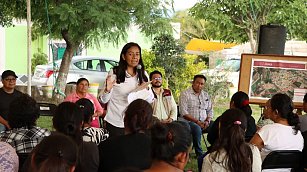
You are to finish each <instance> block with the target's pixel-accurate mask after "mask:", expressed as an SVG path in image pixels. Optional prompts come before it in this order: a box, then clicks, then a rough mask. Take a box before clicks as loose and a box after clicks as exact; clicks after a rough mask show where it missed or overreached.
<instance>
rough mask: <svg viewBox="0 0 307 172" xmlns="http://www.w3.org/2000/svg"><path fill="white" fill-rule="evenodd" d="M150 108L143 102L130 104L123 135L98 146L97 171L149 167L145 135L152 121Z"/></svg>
mask: <svg viewBox="0 0 307 172" xmlns="http://www.w3.org/2000/svg"><path fill="white" fill-rule="evenodd" d="M152 113H153V110H152V107H151V105H150V104H149V103H148V102H147V101H145V100H143V99H136V100H134V101H133V102H131V103H130V104H129V105H128V107H127V110H126V111H125V117H124V126H125V135H121V136H116V137H112V138H110V139H107V140H106V141H103V142H101V143H100V144H99V146H98V147H99V157H100V164H99V171H108V172H113V171H115V170H117V169H120V168H123V167H135V168H138V169H142V170H143V169H147V168H149V167H150V164H151V158H150V137H149V136H147V135H146V134H145V132H146V130H147V129H148V128H149V126H150V123H151V121H152Z"/></svg>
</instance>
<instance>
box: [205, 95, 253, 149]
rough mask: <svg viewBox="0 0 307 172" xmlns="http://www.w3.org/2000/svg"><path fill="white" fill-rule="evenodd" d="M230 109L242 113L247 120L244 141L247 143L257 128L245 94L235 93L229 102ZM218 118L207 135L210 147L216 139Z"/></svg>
mask: <svg viewBox="0 0 307 172" xmlns="http://www.w3.org/2000/svg"><path fill="white" fill-rule="evenodd" d="M230 108H237V109H240V110H242V111H243V112H244V114H245V116H246V118H247V128H246V132H245V140H246V141H249V140H250V139H251V138H252V136H253V135H254V134H255V133H256V131H257V127H256V123H255V119H254V118H253V117H252V109H251V107H250V106H249V97H248V95H247V94H246V93H244V92H242V91H238V92H236V93H235V94H234V95H233V96H232V97H231V100H230ZM219 120H220V117H218V118H217V119H216V120H215V121H214V123H213V126H212V128H211V130H210V131H209V133H208V136H207V139H208V141H209V143H210V144H211V145H213V144H214V142H215V141H216V140H217V138H218V131H219V130H218V125H219Z"/></svg>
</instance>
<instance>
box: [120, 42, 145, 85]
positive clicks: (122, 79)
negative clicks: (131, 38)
mask: <svg viewBox="0 0 307 172" xmlns="http://www.w3.org/2000/svg"><path fill="white" fill-rule="evenodd" d="M134 46H135V47H138V49H139V50H140V60H139V64H140V65H141V66H142V68H141V74H142V76H143V79H144V81H145V82H148V78H147V77H146V75H145V66H144V63H143V60H142V52H141V51H142V49H141V47H140V46H139V45H138V44H137V43H134V42H129V43H127V44H126V45H125V46H124V47H123V49H122V51H121V53H120V57H119V63H118V66H116V67H114V72H115V74H116V83H117V84H120V83H122V82H125V78H126V70H127V65H128V63H127V61H126V60H124V59H123V58H122V56H123V55H125V54H126V53H127V52H128V49H130V48H131V47H134ZM135 70H136V68H135ZM142 83H143V81H142V80H139V84H142Z"/></svg>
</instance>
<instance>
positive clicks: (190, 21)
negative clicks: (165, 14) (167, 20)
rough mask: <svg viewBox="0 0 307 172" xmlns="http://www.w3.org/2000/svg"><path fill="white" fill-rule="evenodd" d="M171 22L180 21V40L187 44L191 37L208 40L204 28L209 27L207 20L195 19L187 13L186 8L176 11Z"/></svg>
mask: <svg viewBox="0 0 307 172" xmlns="http://www.w3.org/2000/svg"><path fill="white" fill-rule="evenodd" d="M172 21H173V22H179V23H181V26H180V27H181V35H180V36H181V37H180V41H182V43H183V44H187V43H188V42H189V41H190V40H191V39H192V38H198V39H204V40H209V39H210V38H211V37H209V35H208V33H207V31H206V29H207V28H208V27H210V25H208V22H207V21H205V20H203V19H196V18H195V17H193V16H191V15H189V13H188V11H187V10H184V11H179V12H176V13H175V15H174V16H173V17H172Z"/></svg>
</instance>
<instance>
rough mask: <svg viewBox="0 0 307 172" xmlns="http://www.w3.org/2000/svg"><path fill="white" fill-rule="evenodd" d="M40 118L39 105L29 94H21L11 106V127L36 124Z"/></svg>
mask: <svg viewBox="0 0 307 172" xmlns="http://www.w3.org/2000/svg"><path fill="white" fill-rule="evenodd" d="M38 118H39V106H38V104H37V103H36V101H35V100H34V99H33V98H32V97H30V96H29V95H28V94H21V95H20V96H19V97H18V98H15V99H14V100H13V101H12V102H11V104H10V106H9V114H8V123H9V125H10V127H11V128H20V127H28V128H32V127H33V126H35V125H36V120H37V119H38Z"/></svg>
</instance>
